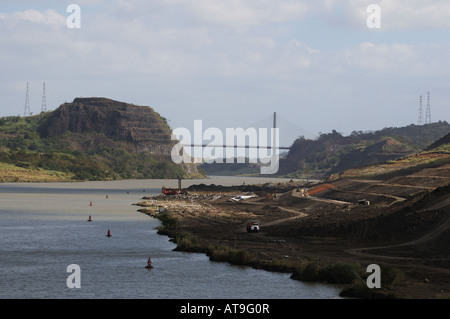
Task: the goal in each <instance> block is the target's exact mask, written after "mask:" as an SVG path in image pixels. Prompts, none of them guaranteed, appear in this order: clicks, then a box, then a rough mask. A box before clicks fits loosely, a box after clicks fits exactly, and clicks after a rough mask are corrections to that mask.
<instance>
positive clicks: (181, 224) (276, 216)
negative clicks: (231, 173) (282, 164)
mask: <svg viewBox="0 0 450 319" xmlns="http://www.w3.org/2000/svg"><path fill="white" fill-rule="evenodd" d="M386 176H387V175H386ZM449 184H450V164H448V163H447V164H443V165H438V166H437V167H432V168H423V169H415V170H411V171H410V172H408V173H406V174H405V173H402V174H390V175H389V176H387V177H386V178H382V179H380V178H377V179H374V178H367V177H361V175H359V176H356V175H354V176H352V174H351V172H347V173H345V174H342V176H341V177H340V178H335V179H334V180H330V181H327V182H325V183H321V184H318V185H298V184H295V183H285V184H278V185H258V186H254V187H253V188H252V187H251V186H250V185H248V186H246V187H245V188H244V187H235V188H225V187H207V186H205V185H198V186H197V187H195V186H193V187H190V188H189V189H188V190H187V191H188V194H184V195H176V196H165V195H160V196H155V197H153V198H145V199H144V200H143V201H142V202H140V203H139V204H138V205H140V206H147V208H145V209H144V210H143V212H147V213H151V214H154V212H155V211H156V209H157V207H163V208H164V209H165V211H166V212H168V214H169V215H170V216H172V217H174V218H176V220H177V222H176V226H174V227H172V228H171V229H169V230H168V231H167V232H166V234H168V235H170V236H171V237H176V236H177V234H180V233H189V234H192V236H194V237H195V250H197V251H205V252H207V251H208V248H209V247H212V246H217V247H218V246H227V247H230V248H232V249H245V250H246V251H248V252H249V253H251V254H252V256H254V257H253V258H254V259H255V260H254V262H252V265H253V266H255V267H261V268H266V269H269V270H270V265H276V264H278V265H280V264H285V265H294V266H293V267H295V265H296V264H297V263H298V264H302V263H303V264H304V263H305V262H307V261H309V262H311V261H314V262H316V263H318V264H321V265H325V264H330V265H331V264H335V263H357V264H359V265H361V267H364V269H365V268H366V267H367V266H368V265H369V264H378V265H380V266H381V267H390V268H395V269H398V270H399V272H401V274H402V276H401V280H398V281H397V282H395V284H392V285H390V286H389V287H382V289H379V291H380V292H381V293H384V294H391V295H395V297H398V298H449V297H450V245H449V243H450V187H449ZM302 188H307V190H308V193H309V196H305V195H304V194H302ZM248 190H250V191H248ZM275 191H276V192H275ZM250 194H251V195H256V196H254V197H248V198H242V199H240V200H237V201H233V200H230V199H231V198H234V197H235V196H236V195H250ZM367 204H369V205H367ZM249 221H257V222H259V224H260V227H261V229H260V232H257V233H248V232H247V231H246V224H247V222H249ZM287 269H290V268H289V267H287ZM272 270H277V267H274V269H272ZM385 275H386V273H385ZM381 276H382V277H383V272H382V274H381ZM360 279H361V278H360Z"/></svg>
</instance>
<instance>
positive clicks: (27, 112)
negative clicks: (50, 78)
mask: <svg viewBox="0 0 450 319" xmlns="http://www.w3.org/2000/svg"><path fill="white" fill-rule="evenodd" d="M28 91H29V90H28V82H27V94H26V97H25V110H24V111H23V116H30V115H31V111H30V95H29V93H28Z"/></svg>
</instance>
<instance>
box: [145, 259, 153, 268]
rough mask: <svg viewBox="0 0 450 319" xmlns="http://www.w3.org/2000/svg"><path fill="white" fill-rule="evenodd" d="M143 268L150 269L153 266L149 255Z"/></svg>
mask: <svg viewBox="0 0 450 319" xmlns="http://www.w3.org/2000/svg"><path fill="white" fill-rule="evenodd" d="M145 268H147V269H152V268H153V265H152V261H151V259H150V257H148V260H147V266H145Z"/></svg>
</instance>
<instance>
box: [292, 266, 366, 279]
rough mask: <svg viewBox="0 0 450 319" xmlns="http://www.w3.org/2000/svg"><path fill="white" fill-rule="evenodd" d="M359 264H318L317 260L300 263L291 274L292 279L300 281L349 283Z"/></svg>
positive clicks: (358, 270) (354, 275)
mask: <svg viewBox="0 0 450 319" xmlns="http://www.w3.org/2000/svg"><path fill="white" fill-rule="evenodd" d="M360 270H361V266H360V265H359V264H352V263H342V262H338V263H336V264H330V265H326V266H320V265H319V263H318V262H317V261H309V262H303V263H301V264H300V265H299V266H298V267H297V268H296V269H295V271H294V273H293V274H292V279H297V280H302V281H325V282H328V283H334V284H350V283H352V282H353V281H354V280H355V278H357V276H356V273H358V272H360Z"/></svg>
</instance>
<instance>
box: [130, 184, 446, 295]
mask: <svg viewBox="0 0 450 319" xmlns="http://www.w3.org/2000/svg"><path fill="white" fill-rule="evenodd" d="M287 184H289V183H280V184H277V185H276V186H274V187H275V188H276V189H279V193H278V194H279V196H278V198H277V199H274V198H273V196H272V198H268V197H270V194H273V191H272V193H270V192H263V190H262V189H261V190H259V191H258V190H256V191H254V192H253V195H256V194H257V195H256V196H255V197H253V198H248V199H245V200H239V201H236V202H234V201H230V199H231V198H235V196H236V195H239V194H240V195H243V194H249V193H248V192H242V191H239V190H238V188H239V187H234V188H232V187H222V186H220V187H219V189H220V191H218V189H217V187H212V188H211V187H205V185H197V187H195V186H194V187H190V188H188V193H186V194H184V195H176V196H166V195H156V196H151V197H144V198H142V200H141V201H140V202H139V203H137V204H135V205H137V206H140V207H141V209H139V211H140V212H141V213H144V214H148V215H150V216H153V217H155V218H159V219H160V220H161V221H162V226H161V227H160V228H159V230H158V233H159V234H161V235H165V236H168V237H169V238H171V241H173V242H174V243H175V244H176V245H177V247H176V248H175V250H178V251H185V252H197V253H205V254H206V255H207V256H209V257H210V259H211V260H212V261H224V262H229V263H231V264H237V265H244V266H249V267H253V268H256V269H264V270H267V271H275V272H284V273H291V278H292V279H296V280H302V281H315V282H327V283H329V284H342V285H344V286H345V288H344V290H343V291H342V293H341V296H344V297H345V296H349V297H360V298H448V297H449V296H450V294H449V291H448V290H447V287H448V282H449V278H450V276H445V280H444V281H443V282H442V283H441V284H438V283H437V281H438V280H437V278H442V275H443V274H433V272H432V271H431V269H433V267H432V266H429V265H414V264H411V265H410V264H408V262H406V263H405V262H400V263H398V262H396V263H392V262H389V260H387V262H386V259H384V258H383V259H380V258H379V259H378V260H376V262H377V263H379V264H380V265H381V267H382V268H383V273H385V274H389V275H390V276H391V277H392V278H391V279H390V280H391V282H388V283H386V285H387V286H386V287H384V286H383V288H382V289H368V288H367V287H364V285H363V283H364V280H365V279H366V278H367V276H368V275H369V274H368V273H367V272H366V267H367V266H368V265H369V264H372V263H374V260H373V256H372V255H368V256H366V255H364V254H363V252H364V249H369V248H368V245H367V243H364V242H356V243H355V242H354V241H352V240H348V239H346V238H345V237H344V238H342V237H340V236H336V234H332V233H329V234H328V235H327V231H326V229H325V232H324V233H323V234H314V231H312V230H315V229H320V228H324V227H325V228H326V225H324V224H321V225H314V220H315V219H316V220H317V219H318V217H317V216H315V218H312V216H311V215H313V214H311V212H308V214H306V213H304V212H303V211H302V210H301V209H300V208H301V207H302V205H295V204H293V203H292V200H294V201H297V200H300V202H302V201H304V200H305V199H303V198H295V197H296V196H293V195H297V194H296V187H298V184H295V183H294V184H292V185H287ZM246 186H247V187H251V186H255V185H246ZM241 187H244V186H241ZM258 187H260V185H259V186H257V187H256V189H258ZM200 188H201V190H200ZM213 188H214V189H213ZM288 189H289V190H288ZM267 194H269V195H267ZM303 206H304V205H303ZM350 206H351V207H350ZM161 209H162V210H161ZM339 209H342V207H341V206H339ZM345 209H347V210H349V211H352V210H358V209H360V207H358V206H357V205H347V206H346V208H345ZM398 209H401V207H399V208H398ZM375 210H376V209H375V208H372V212H373V211H375ZM328 214H329V215H331V214H330V212H328ZM363 215H367V212H363ZM382 216H383V214H382V213H379V216H378V217H382ZM255 219H257V220H258V222H259V223H260V225H261V231H260V232H258V233H247V232H246V230H245V227H246V223H247V222H248V221H250V220H255ZM362 221H364V219H362ZM316 222H317V221H316ZM331 222H333V221H332V220H331ZM353 222H355V221H354V220H353ZM356 222H358V220H357V221H356ZM291 223H292V225H290V224H291ZM296 227H300V229H303V230H305V233H304V234H303V235H302V236H297V235H295V234H294V236H293V235H291V234H289V232H290V231H291V232H292V229H295V228H296ZM285 230H287V232H284V231H285ZM322 232H323V230H322ZM308 272H309V273H308ZM349 273H353V274H356V276H353V275H351V276H349V275H348V274H349ZM385 277H387V276H385ZM385 281H386V280H385Z"/></svg>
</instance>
